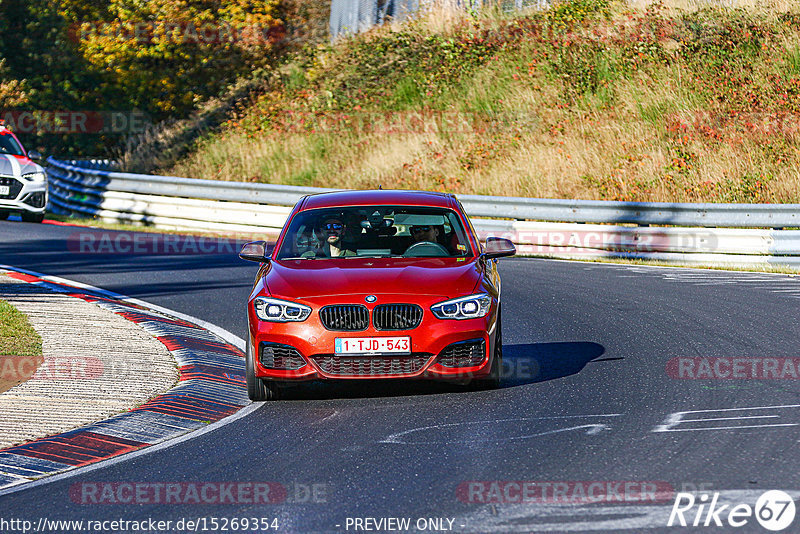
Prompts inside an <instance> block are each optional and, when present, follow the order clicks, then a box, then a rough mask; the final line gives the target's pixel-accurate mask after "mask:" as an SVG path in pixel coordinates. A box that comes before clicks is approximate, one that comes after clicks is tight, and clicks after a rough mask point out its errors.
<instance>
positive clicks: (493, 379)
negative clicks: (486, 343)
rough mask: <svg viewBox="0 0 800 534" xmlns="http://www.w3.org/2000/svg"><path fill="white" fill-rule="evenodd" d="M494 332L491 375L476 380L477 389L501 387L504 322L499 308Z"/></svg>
mask: <svg viewBox="0 0 800 534" xmlns="http://www.w3.org/2000/svg"><path fill="white" fill-rule="evenodd" d="M495 330H496V331H495V334H494V354H493V355H492V356H493V357H492V367H491V368H490V369H489V375H488V376H486V377H485V378H480V379H478V380H475V381H474V386H475V388H476V389H479V390H484V389H497V388H499V387H500V378H501V376H502V374H503V322H502V315H501V314H500V310H499V309H498V310H497V326H496V327H495Z"/></svg>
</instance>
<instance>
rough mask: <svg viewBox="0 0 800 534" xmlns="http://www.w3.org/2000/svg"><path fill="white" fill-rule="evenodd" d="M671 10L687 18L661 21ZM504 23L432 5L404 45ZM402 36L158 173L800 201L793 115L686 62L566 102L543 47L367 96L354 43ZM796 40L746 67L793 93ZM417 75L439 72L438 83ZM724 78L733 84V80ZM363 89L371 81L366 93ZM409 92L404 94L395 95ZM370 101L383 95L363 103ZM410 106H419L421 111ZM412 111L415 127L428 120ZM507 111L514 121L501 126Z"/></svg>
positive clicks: (343, 51)
mask: <svg viewBox="0 0 800 534" xmlns="http://www.w3.org/2000/svg"><path fill="white" fill-rule="evenodd" d="M637 1H639V0H633V2H632V3H635V2H637ZM692 1H695V2H697V1H700V0H685V1H684V0H670V1H668V2H665V4H666V7H667V8H669V9H675V10H677V9H687V8H689V9H691V8H692V5H691V2H692ZM709 1H712V0H709ZM726 1H727V0H726ZM738 1H739V4H740V5H743V6H745V7H746V12H747V13H749V14H751V15H753V16H756V12H763V13H767V12H768V13H769V15H763V16H768V17H771V18H774V17H775V16H777V14H778V13H781V12H783V11H786V10H789V9H793V8H796V6H795V5H794V3H790V2H787V1H784V0H738ZM641 3H642V4H643V5H644V4H649V2H644V1H642V2H641ZM720 3H722V2H720ZM694 7H695V8H696V7H702V6H699V5H694ZM723 11H724V10H723ZM723 11H721V13H722V12H723ZM635 12H636V10H635V9H634V13H635ZM630 13H631V8H630V5H629V4H616V5H615V7H614V8H613V9H612V11H611V15H612V20H611V21H610V22H609V21H604V20H600V21H598V22H597V28H596V29H597V30H598V31H612V30H613V28H614V24H615V22H619V21H623V23H624V22H625V21H626V20H627V19H626V17H630V16H631V15H630ZM639 16H641V13H639ZM665 16H668V17H669V16H672V17H680V16H681V15H680V14H677V15H676V14H674V13H670V12H669V11H667V14H666V15H665ZM504 17H507V16H506V15H503V14H499V13H497V12H492V13H490V16H489V18H488V20H487V19H485V18H484V19H481V20H479V21H476V20H475V19H474V18H473V17H471V16H469V15H467V14H465V13H464V11H463V10H454V9H451V8H450V7H448V6H447V5H445V6H441V5H440V6H439V7H438V8H437V9H435V10H431V11H429V12H428V13H427V14H426V15H424V16H423V17H421V18H420V19H419V20H417V21H416V22H414V23H413V24H414V26H413V31H414V32H416V33H414V34H411V35H414V36H415V37H409V38H411V39H427V38H429V37H430V36H435V35H443V36H444V37H445V40H446V39H464V35H466V34H467V33H469V32H470V31H473V30H470V29H469V28H474V35H475V36H476V37H474V38H475V39H477V38H478V37H477V36H481V35H482V36H485V38H486V39H489V38H492V35H494V34H493V33H492V31H495V30H496V29H497V28H498V27H500V26H502V19H503V18H504ZM465 27H466V28H467V30H465V29H464V28H465ZM404 28H405V26H401V25H394V26H387V27H383V28H379V29H377V30H375V31H374V32H372V33H371V34H370V35H368V36H366V37H365V36H362V37H359V38H357V39H356V40H355V41H351V42H346V43H340V44H339V45H337V47H336V48H334V49H331V50H325V51H320V52H319V53H318V54H317V55H315V56H314V57H313V58H312V60H308V59H307V58H306V60H304V63H303V65H304V67H302V68H303V69H305V71H304V72H305V74H304V75H303V76H302V80H301V82H302V83H301V84H300V87H298V88H294V89H288V88H285V89H284V90H283V91H282V92H281V91H279V92H277V93H270V94H269V96H265V97H263V98H262V99H260V100H259V101H258V102H257V103H256V104H255V105H254V106H253V107H252V108H250V110H249V111H248V112H247V113H246V114H245V116H244V117H243V118H237V119H235V120H231V121H229V123H228V124H227V126H226V127H225V128H223V130H222V131H221V132H220V133H217V134H215V135H213V136H210V137H208V138H207V139H205V140H204V141H203V142H201V143H199V144H198V145H197V147H196V149H195V150H194V151H193V152H192V153H190V154H188V155H187V156H186V157H184V158H183V159H181V160H180V161H178V162H177V163H175V164H174V165H168V166H164V167H163V168H162V171H163V172H164V173H167V174H173V175H180V176H190V177H196V178H214V179H221V180H248V181H257V182H269V183H285V184H297V185H312V186H324V187H342V188H371V187H377V186H378V185H381V186H383V187H384V188H390V187H391V188H409V189H429V190H440V191H450V192H455V193H477V194H495V195H509V196H529V197H550V198H586V199H617V200H636V201H644V200H647V201H666V202H675V201H700V202H798V201H800V148H799V145H798V140H800V139H799V138H798V135H800V127H796V125H800V120H798V115H797V114H796V112H792V111H791V109H790V107H789V108H786V110H788V111H781V109H783V108H781V105H779V104H774V103H770V106H771V107H770V109H769V110H761V109H755V108H754V109H750V108H748V104H747V103H745V102H742V103H741V105H740V106H739V104H738V103H735V104H736V105H733V104H734V103H731V102H725V101H724V100H714V99H715V98H717V97H716V96H714V97H713V98H710V97H709V95H707V94H705V95H702V94H699V93H698V92H697V87H698V85H697V83H696V80H695V81H694V82H691V83H690V81H689V80H690V79H692V77H695V78H696V77H697V76H698V73H697V72H695V71H693V70H692V69H693V68H694V67H691V65H690V64H688V63H687V62H686V61H682V60H675V61H672V62H665V63H664V65H660V64H658V63H657V62H655V63H654V65H653V66H651V67H647V68H645V67H641V68H639V69H636V70H634V71H633V72H631V73H629V74H628V75H625V76H614V77H607V78H603V77H602V76H601V77H600V82H601V83H600V87H599V88H598V89H596V90H595V91H594V92H593V93H583V94H580V95H578V96H577V97H576V96H575V95H574V94H573V95H572V96H571V97H569V98H567V97H565V96H564V92H563V91H564V83H562V82H559V81H558V78H557V77H554V75H553V73H552V72H551V71H550V70H548V69H550V67H547V68H545V67H543V64H544V63H545V60H544V59H543V57H542V55H541V53H540V52H538V51H537V50H538V49H536V48H535V47H534V46H533V45H531V46H528V45H526V44H525V43H524V42H523V43H522V44H521V45H520V44H514V45H513V46H515V47H516V48H508V49H503V48H498V49H497V50H496V51H494V52H491V53H492V54H494V57H489V58H485V59H483V60H481V61H479V62H477V67H474V68H471V67H470V68H471V70H469V71H465V72H467V73H466V74H462V75H461V76H460V78H458V79H457V81H455V82H453V83H452V84H451V86H448V87H445V88H444V89H442V91H443V92H442V93H441V94H440V93H436V92H435V90H434V91H433V92H431V90H428V93H429V94H428V95H425V94H424V90H425V88H426V87H433V88H434V89H435V88H436V87H437V86H436V85H435V80H434V82H431V83H432V84H433V85H430V84H428V85H425V83H427V82H425V83H422V82H419V81H418V80H413V83H411V85H407V86H404V85H403V84H408V83H409V80H408V79H407V78H398V79H393V80H392V81H391V82H389V81H387V82H386V83H385V86H384V87H382V88H381V87H379V88H378V89H375V87H374V85H375V80H368V79H367V78H364V77H363V76H368V72H369V71H368V70H367V74H366V75H364V74H362V75H361V76H362V78H358V77H357V75H356V74H353V73H354V72H358V70H357V69H358V68H361V67H359V65H360V63H359V61H360V59H359V57H360V56H358V54H363V53H364V52H363V50H364V48H358V47H359V46H363V47H366V48H367V49H368V48H369V47H380V46H388V45H386V44H385V43H387V42H391V43H394V42H396V37H397V35H398V32H402V31H404ZM591 29H592V28H590V30H588V31H589V33H590V34H591ZM487 32H488V33H487ZM798 37H800V34H798V32H797V30H795V31H794V33H792V34H790V35H789V36H788V37H787V36H784V37H783V38H781V39H778V38H775V39H772V38H770V39H767V40H766V41H764V47H765V48H764V49H763V50H762V52H761V56H760V58H759V60H758V61H756V63H755V64H754V65H753V71H752V73H751V74H752V76H753V77H754V79H756V81H758V80H763V81H764V82H763V83H768V81H769V80H773V77H774V76H776V75H786V76H787V80H788V81H787V83H789V81H791V80H794V79H795V78H792V76H794V75H792V74H791V73H789V74H786V69H787V68H790V67H791V65H792V61H795V62H796V65H795V66H794V67H791V68H796V69H798V72H797V73H796V78H797V80H798V81H797V83H798V85H800V54H798V53H797V52H796V48H797V47H796V43H797V42H798ZM481 38H483V37H481ZM559 38H561V39H563V38H564V36H563V35H562V36H560V37H559ZM470 39H472V37H470ZM358 43H362V44H361V45H359V44H358ZM623 44H624V43H623ZM661 44H662V45H663V47H664V49H665V50H666V51H667V53H674V50H676V49H677V48H678V47H679V46H681V45H680V44H679V43H678V42H677V41H675V40H670V38H664V39H663V42H662V43H661ZM437 46H438V45H437ZM509 46H510V45H509ZM567 46H569V45H567ZM620 46H622V45H620ZM793 50H795V51H794V52H793ZM613 53H618V52H613ZM386 54H389V55H387V56H386V57H387V58H388V60H390V61H395V62H396V63H395V64H397V65H402V64H403V63H402V61H403V59H404V58H403V57H400V59H399V60H398V59H394V60H392V59H391V57H392V56H391V55H390V52H386ZM792 54H795V55H796V60H793V59H792V57H793V56H792ZM456 64H457V65H460V63H458V62H456ZM309 65H310V66H309ZM443 68H444V67H443ZM464 68H467V67H464ZM790 70H791V69H790ZM420 75H421V76H428V75H430V77H431V78H435V77H436V76H439V73H433V74H430V73H425V72H423V73H421V74H420ZM434 75H435V76H434ZM444 75H445V74H442V76H444ZM448 75H449V74H448ZM723 81H725V82H726V83H727V82H729V81H730V76H728V78H726V79H725V80H723ZM285 83H286V80H285V79H284V84H285ZM359 83H364V89H363V94H362V93H360V92H359V91H361V89H358V84H359ZM721 83H722V82H721ZM769 83H772V82H769ZM343 84H344V86H346V87H347V91H349V92H347V91H346V92H344V93H342V94H345V95H349V96H347V98H351V99H352V100H349V101H344V102H342V101H340V100H337V98H341V97H340V95H339V93H338V92H337V91H339V90H340V89H338V88H340V87H341V86H342V85H343ZM370 84H371V85H370ZM712 85H713V84H712ZM354 86H355V88H354ZM441 86H442V84H440V85H439V87H441ZM409 87H410V88H411V89H408V88H409ZM720 87H722V85H720ZM726 87H727V86H726ZM406 89H408V90H409V91H410V93H409V94H410V96H404V95H406V92H407V91H406ZM709 90H714V88H713V87H712V88H711V89H709ZM369 91H372V92H373V93H374V95H377V96H374V95H373V96H372V97H368V96H364V95H367V93H369ZM404 91H406V92H404ZM420 92H422V94H420ZM719 94H720V95H721V96H720V98H722V96H724V95H725V94H727V93H724V92H722V90H721V89H720V92H719ZM731 94H733V93H731ZM352 95H355V96H352ZM359 95H361V96H359ZM398 95H400V96H398ZM392 98H394V99H401V98H408V99H409V100H408V102H410V104H408V106H410V108H411V109H423V110H427V112H430V110H431V109H433V108H435V109H436V110H437V112H438V113H440V114H439V115H437V117H438V118H439V119H441V118H442V117H444V116H445V115H447V114H448V113H449V114H450V115H447V117H449V119H453V120H451V121H450V122H449V123H448V124H446V125H445V126H444V127H439V126H441V125H439V126H437V125H436V124H435V123H436V121H432V120H428V122H425V119H424V117H423V116H422V115H419V114H418V115H414V113H415V112H410V115H402V117H403V119H404V120H405V121H406V123H405V127H402V128H392V127H391V125H392V124H396V121H397V115H393V116H391V117H394V118H391V117H390V118H389V119H387V118H386V116H385V115H384V114H385V113H391V107H390V106H389V104H385V105H384V103H385V102H389V101H390V100H391V99H392ZM787 98H788V97H787ZM415 99H421V102H423V104H422V108H420V107H419V106H418V105H416V104H414V103H415V102H418V101H420V100H415ZM403 102H406V101H405V100H403ZM773 104H774V105H773ZM370 105H371V106H372V107H368V106H370ZM737 106H738V107H739V109H740V110H741V111H742V112H743V114H741V115H737V116H735V117H733V118H731V117H730V115H729V113H730V110H731V109H735V108H737ZM362 107H363V109H362ZM784 107H786V106H784ZM366 109H369V110H370V111H365V110H366ZM406 109H408V107H407V108H406ZM776 110H777V111H776ZM798 111H800V110H798ZM424 112H425V111H422V112H419V113H423V114H424ZM781 113H783V115H781ZM459 114H460V115H459ZM344 116H347V117H349V122H347V121H345V120H343V117H344ZM409 117H417V118H420V117H423V118H422V119H420V121H421V122H420V123H421V124H423V125H424V126H419V124H416V123H414V121H413V120H412V119H411V118H409ZM476 117H478V118H479V119H480V120H478V121H476V120H475V118H476ZM507 117H512V120H510V121H506V120H504V118H507ZM776 117H778V119H776ZM781 117H782V118H781ZM498 119H501V120H498ZM776 120H777V121H778V122H780V124H779V125H778V126H779V127H777V128H776ZM387 121H388V122H387ZM393 121H394V122H393ZM408 124H412V127H410V128H409V127H407V126H408ZM453 124H456V125H457V127H454V126H453ZM387 125H388V126H387Z"/></svg>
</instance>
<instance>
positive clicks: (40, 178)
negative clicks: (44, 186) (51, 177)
mask: <svg viewBox="0 0 800 534" xmlns="http://www.w3.org/2000/svg"><path fill="white" fill-rule="evenodd" d="M22 177H23V178H25V179H26V180H28V181H29V182H44V180H45V178H46V176H45V174H44V173H43V172H31V173H28V174H23V175H22Z"/></svg>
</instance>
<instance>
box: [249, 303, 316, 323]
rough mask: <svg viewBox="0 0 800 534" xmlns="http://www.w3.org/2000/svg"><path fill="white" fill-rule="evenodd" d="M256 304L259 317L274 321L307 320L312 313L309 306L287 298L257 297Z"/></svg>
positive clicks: (263, 319)
mask: <svg viewBox="0 0 800 534" xmlns="http://www.w3.org/2000/svg"><path fill="white" fill-rule="evenodd" d="M254 305H255V307H256V315H257V316H258V318H259V319H261V320H262V321H270V322H272V323H288V322H292V321H297V322H300V321H305V320H306V319H308V316H309V315H311V308H309V307H308V306H304V305H302V304H297V303H296V302H289V301H286V300H278V299H272V298H268V297H257V298H256V300H255V302H254Z"/></svg>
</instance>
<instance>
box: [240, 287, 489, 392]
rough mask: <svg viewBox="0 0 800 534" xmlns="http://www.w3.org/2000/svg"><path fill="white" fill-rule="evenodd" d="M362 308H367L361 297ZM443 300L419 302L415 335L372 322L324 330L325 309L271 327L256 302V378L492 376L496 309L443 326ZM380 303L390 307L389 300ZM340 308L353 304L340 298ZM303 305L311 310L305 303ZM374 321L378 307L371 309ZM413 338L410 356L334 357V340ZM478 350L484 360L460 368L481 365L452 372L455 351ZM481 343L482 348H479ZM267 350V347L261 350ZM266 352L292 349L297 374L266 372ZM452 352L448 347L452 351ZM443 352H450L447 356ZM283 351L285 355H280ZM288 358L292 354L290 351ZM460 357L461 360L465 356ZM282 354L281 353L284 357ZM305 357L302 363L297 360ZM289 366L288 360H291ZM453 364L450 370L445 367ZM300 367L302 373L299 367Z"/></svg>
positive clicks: (316, 307) (476, 359)
mask: <svg viewBox="0 0 800 534" xmlns="http://www.w3.org/2000/svg"><path fill="white" fill-rule="evenodd" d="M360 298H361V303H363V297H360ZM442 300H445V298H441V297H435V298H431V299H430V301H429V302H420V301H419V300H417V301H416V303H417V304H419V305H420V306H422V308H423V318H422V321H421V323H420V325H419V326H418V327H416V328H414V329H412V330H392V331H386V330H377V329H376V328H375V327H374V325H373V324H372V321H370V324H369V327H368V328H367V329H366V330H361V331H348V332H337V331H330V330H326V329H325V327H324V326H323V325H322V322H321V320H320V316H319V309H320V308H321V306H319V305H312V308H313V311H312V313H311V315H310V316H309V318H308V319H306V320H305V321H303V322H299V323H298V322H290V323H272V322H265V321H261V320H259V319H258V317H257V316H256V315H255V310H254V309H253V305H252V302H251V303H250V305H249V307H248V317H249V324H250V339H251V346H252V347H253V349H252V350H253V351H254V356H255V357H254V360H255V362H256V364H255V374H256V376H257V377H260V378H265V379H271V380H279V381H305V380H318V379H376V378H378V379H383V378H423V379H437V380H448V379H451V380H459V379H461V380H463V379H466V378H480V377H485V376H487V375H488V374H489V372H490V368H491V356H490V355H492V354H493V348H494V324H495V321H496V305H495V304H494V303H493V305H492V308H491V309H490V311H489V313H488V314H487V315H486V316H485V317H482V318H479V319H468V320H463V321H456V320H441V319H437V318H436V317H434V315H433V313H432V312H431V311H430V305H431V304H434V303H436V302H440V301H442ZM381 302H384V303H386V302H387V300H386V299H385V298H382V299H381ZM391 302H396V303H408V299H403V298H402V297H400V298H394V299H391ZM336 303H337V304H349V303H356V304H358V303H359V302H358V301H357V300H353V301H351V302H348V301H347V300H344V298H343V297H339V298H338V300H337V302H336ZM304 304H309V303H308V302H304ZM367 308H368V309H369V311H370V317H372V310H373V308H374V306H371V305H367ZM401 336H409V337H411V345H412V347H411V354H410V355H405V356H401V355H397V354H374V355H367V356H352V355H347V356H344V355H338V356H337V355H336V354H335V350H334V344H335V340H336V338H348V337H350V338H352V337H401ZM465 342H467V344H469V343H474V344H475V346H476V347H477V345H478V344H480V352H481V354H480V357H478V353H477V349H473V350H474V352H471V355H472V359H469V360H463V359H462V360H459V361H460V362H461V363H463V362H464V361H470V362H471V363H474V362H478V363H477V364H476V365H469V366H461V367H453V366H452V365H453V362H454V360H453V357H452V356H453V350H452V346H453V345H454V344H458V345H456V346H458V347H464V346H465V345H463V343H465ZM481 342H482V343H481ZM262 344H266V345H262ZM262 346H268V347H275V346H283V347H291V348H294V349H295V350H296V351H297V354H295V355H294V359H293V360H291V361H294V362H297V364H296V365H288V366H287V367H297V368H294V369H275V368H270V367H265V366H264V365H262V362H261V358H260V356H261V350H262ZM448 347H450V348H449V349H448ZM445 349H448V350H447V351H446V350H445ZM280 350H284V349H280ZM286 350H287V353H288V349H286ZM462 353H463V351H462V352H460V353H459V354H462ZM282 354H283V352H282ZM297 356H300V357H302V360H301V359H299V358H297ZM287 361H288V360H287ZM445 364H450V365H445ZM298 366H299V367H298Z"/></svg>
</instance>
